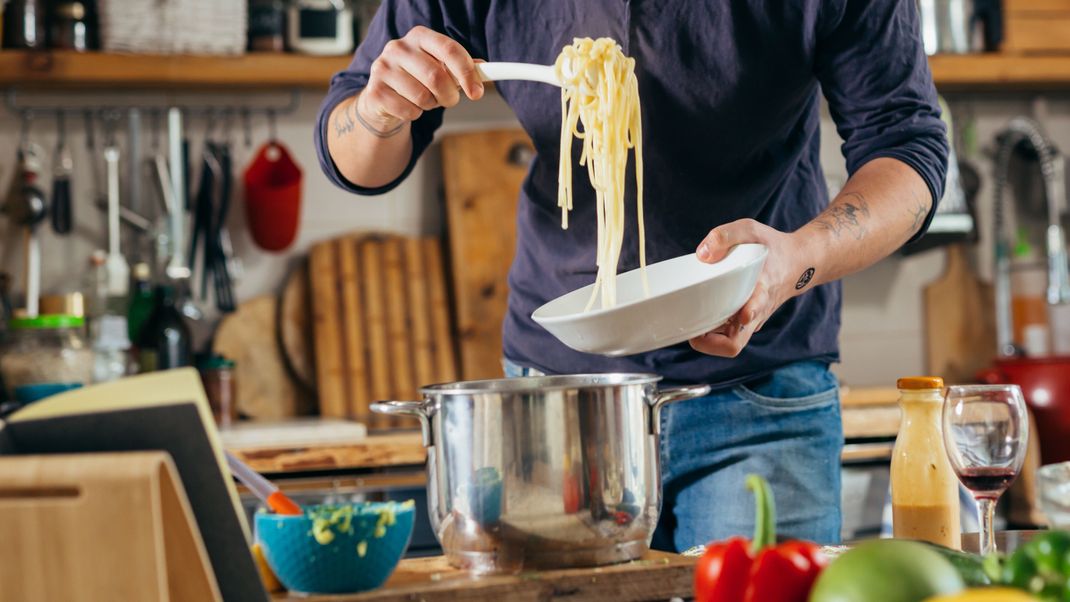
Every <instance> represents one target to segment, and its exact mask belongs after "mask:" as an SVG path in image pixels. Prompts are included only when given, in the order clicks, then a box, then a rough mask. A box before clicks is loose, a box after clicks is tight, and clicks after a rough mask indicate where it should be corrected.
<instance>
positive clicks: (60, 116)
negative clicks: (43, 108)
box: [56, 109, 67, 146]
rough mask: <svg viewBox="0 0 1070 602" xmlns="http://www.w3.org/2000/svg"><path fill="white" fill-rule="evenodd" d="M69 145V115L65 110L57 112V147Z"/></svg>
mask: <svg viewBox="0 0 1070 602" xmlns="http://www.w3.org/2000/svg"><path fill="white" fill-rule="evenodd" d="M66 144H67V115H66V113H64V112H63V109H59V110H57V111H56V146H65V145H66Z"/></svg>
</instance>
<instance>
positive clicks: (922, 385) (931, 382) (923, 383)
mask: <svg viewBox="0 0 1070 602" xmlns="http://www.w3.org/2000/svg"><path fill="white" fill-rule="evenodd" d="M895 386H896V388H898V389H900V390H906V391H921V390H924V389H943V388H944V379H942V378H940V377H939V376H904V377H903V378H900V379H899V380H897V381H895Z"/></svg>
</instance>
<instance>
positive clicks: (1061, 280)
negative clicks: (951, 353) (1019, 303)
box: [993, 117, 1070, 357]
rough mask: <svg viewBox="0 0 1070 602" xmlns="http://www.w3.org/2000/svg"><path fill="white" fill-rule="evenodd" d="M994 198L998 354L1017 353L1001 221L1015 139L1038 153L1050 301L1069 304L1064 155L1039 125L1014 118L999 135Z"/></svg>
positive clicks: (1008, 261)
mask: <svg viewBox="0 0 1070 602" xmlns="http://www.w3.org/2000/svg"><path fill="white" fill-rule="evenodd" d="M997 139H998V140H999V147H998V149H997V151H996V166H995V167H996V169H995V185H994V187H993V192H994V196H995V204H994V212H993V213H994V218H995V232H994V235H995V236H994V238H995V259H996V264H995V267H996V270H995V293H996V299H995V301H996V343H997V346H998V349H997V354H998V355H999V357H1010V356H1015V355H1019V349H1018V348H1017V347H1016V346H1015V344H1014V324H1013V320H1014V318H1013V315H1012V312H1011V249H1012V247H1013V243H1012V242H1011V237H1010V236H1009V235H1008V233H1007V228H1006V225H1005V224H1004V221H1005V219H1004V217H1005V213H1004V211H1005V209H1006V206H1005V204H1004V190H1005V189H1006V188H1007V180H1008V177H1009V174H1010V160H1011V153H1012V152H1013V151H1014V148H1015V147H1016V146H1017V145H1018V144H1019V143H1022V142H1024V143H1026V144H1028V145H1029V146H1030V147H1032V149H1033V150H1034V151H1035V152H1036V153H1037V157H1038V160H1039V162H1040V173H1041V176H1042V177H1043V179H1044V193H1045V197H1046V200H1047V204H1048V228H1047V234H1046V246H1047V255H1048V287H1047V295H1046V296H1047V301H1048V305H1060V304H1065V303H1070V270H1068V266H1067V252H1066V233H1065V232H1064V231H1063V227H1062V222H1061V218H1062V214H1063V212H1064V211H1065V207H1064V204H1065V203H1066V170H1065V162H1064V160H1063V156H1062V154H1060V153H1059V151H1058V150H1057V149H1056V148H1055V146H1054V145H1053V144H1052V143H1051V142H1050V141H1049V140H1048V138H1047V137H1046V136H1045V135H1044V133H1043V131H1042V130H1041V128H1040V125H1039V124H1038V123H1037V122H1035V121H1033V120H1032V119H1028V118H1026V117H1015V118H1014V119H1012V120H1011V122H1010V123H1009V124H1007V127H1006V128H1004V130H1003V131H1002V132H1000V134H999V135H998V136H997Z"/></svg>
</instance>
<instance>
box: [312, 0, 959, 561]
mask: <svg viewBox="0 0 1070 602" xmlns="http://www.w3.org/2000/svg"><path fill="white" fill-rule="evenodd" d="M918 29H919V28H918V17H917V14H916V9H915V3H914V2H907V1H904V0H792V1H785V2H739V1H736V0H706V1H701V2H698V1H695V0H658V1H656V2H655V1H652V0H584V1H583V2H578V1H575V0H543V1H541V2H527V1H517V0H513V1H508V0H484V1H478V0H409V1H403V0H386V1H384V2H383V4H382V7H381V8H380V9H379V11H378V13H377V15H376V17H375V19H374V21H372V23H371V26H370V28H369V32H368V37H367V39H366V40H365V41H364V42H363V43H362V44H361V46H360V48H359V49H358V50H357V53H356V56H355V57H354V59H353V62H352V64H351V65H350V67H349V69H347V70H346V71H343V72H341V73H339V74H338V75H336V76H335V77H334V79H333V80H332V82H331V88H330V91H329V93H328V95H327V98H326V100H325V102H324V104H323V108H322V110H321V113H320V117H319V124H318V127H317V130H316V142H317V145H318V147H319V153H320V160H321V165H322V167H323V169H324V171H325V172H326V173H327V175H328V176H329V177H330V178H331V179H332V180H333V181H334V182H335V183H337V184H338V185H339V186H341V187H343V188H345V189H346V190H350V191H352V192H354V193H357V194H378V193H382V192H386V191H388V190H390V189H392V188H394V187H395V186H397V185H398V183H399V182H401V181H402V180H403V179H404V178H405V177H406V176H407V175H408V174H409V172H410V171H411V170H412V168H413V165H414V164H415V163H416V161H417V160H418V159H419V157H420V155H421V154H422V153H423V151H424V150H425V149H426V148H427V146H428V145H429V144H430V142H431V140H432V137H433V135H434V132H435V130H436V128H437V127H438V126H439V125H440V124H441V123H442V114H443V109H444V108H448V107H452V106H454V105H456V104H457V103H458V102H459V101H460V99H461V97H462V96H464V97H467V98H469V99H472V100H479V99H480V98H481V97H482V96H483V94H484V93H485V89H484V85H483V84H482V83H480V81H479V78H478V76H477V73H476V69H475V61H476V60H488V61H517V62H527V63H539V64H552V63H553V62H554V60H555V59H556V57H557V55H558V53H559V52H560V51H561V48H562V47H564V46H565V45H567V44H570V43H571V42H572V39H573V38H574V37H591V38H598V37H603V36H606V37H611V38H613V39H615V40H616V41H617V42H618V43H619V44H620V45H621V47H622V48H623V51H624V53H625V54H626V55H628V56H630V57H633V58H634V59H635V61H636V75H637V77H638V80H639V93H640V97H641V102H642V113H643V114H642V118H643V131H644V138H645V139H644V146H645V149H644V155H645V156H644V159H645V163H646V165H645V171H644V177H645V190H646V199H647V200H646V210H645V211H646V212H645V219H646V236H647V254H648V259H649V261H650V262H651V263H653V262H656V261H661V260H665V259H668V258H671V257H676V256H679V255H684V254H687V253H691V252H696V250H697V253H698V257H699V258H700V259H701V260H702V261H706V262H715V261H718V260H719V259H721V258H722V257H724V255H725V254H726V253H727V252H728V250H729V249H730V248H731V247H732V246H733V245H737V244H740V243H762V244H764V245H766V246H767V247H768V248H769V256H768V259H767V261H766V263H765V267H764V269H763V272H762V274H761V277H760V279H759V282H758V285H757V287H756V289H755V291H754V293H753V295H752V296H751V298H750V300H749V301H748V302H747V303H746V305H745V306H744V307H743V309H741V310H740V311H739V313H738V314H737V315H736V316H735V317H734V318H733V319H732V320H730V321H729V323H728V324H726V325H725V326H723V327H721V328H718V329H717V330H715V331H713V332H710V333H708V334H706V335H704V336H701V337H697V338H695V339H693V340H691V341H690V344H689V345H688V344H681V345H676V346H673V347H669V348H666V349H660V350H657V351H653V352H649V353H644V354H639V355H633V356H628V357H621V358H606V357H601V356H594V355H587V354H583V353H580V352H576V351H573V350H571V349H569V348H567V347H565V346H564V345H563V344H561V343H560V342H558V341H557V340H556V339H555V338H554V337H553V336H551V335H550V334H549V333H548V332H546V331H545V330H543V329H542V328H540V327H539V326H537V325H536V324H535V323H534V322H533V321H532V320H531V317H530V316H531V313H532V311H534V310H535V309H536V308H537V307H539V306H540V305H542V304H543V303H545V302H547V301H549V300H551V299H554V298H556V297H557V296H559V295H561V294H564V293H566V292H569V291H572V290H574V289H577V288H580V287H582V286H585V285H588V284H590V283H591V282H592V281H593V280H594V273H595V269H596V268H595V240H596V235H595V231H596V223H595V199H594V193H593V191H592V189H591V186H590V183H589V181H588V180H587V178H586V176H585V174H584V173H583V172H582V170H580V169H577V170H576V171H577V177H576V178H575V183H574V186H575V202H574V207H575V208H574V209H573V212H572V215H571V217H570V219H569V221H570V227H569V229H568V230H562V229H561V223H560V216H561V214H560V210H559V208H558V207H557V168H558V159H559V153H560V148H559V134H560V127H561V101H560V90H559V89H558V88H556V87H554V86H549V85H545V84H539V83H531V82H517V81H508V82H500V83H499V84H498V85H497V90H498V92H499V93H500V94H501V96H502V97H503V98H504V99H505V101H506V102H507V103H508V104H509V105H510V106H511V107H512V109H513V110H514V112H515V113H516V115H517V117H518V119H519V120H520V123H521V125H522V126H523V127H524V129H525V130H526V131H527V133H528V134H529V135H530V136H531V139H532V141H533V142H534V145H535V150H536V157H535V159H534V160H533V162H532V164H531V167H530V171H529V173H528V176H527V178H526V179H525V181H524V185H523V188H522V190H521V193H520V199H519V201H518V202H519V205H518V212H517V213H518V215H517V247H516V255H515V258H514V260H513V265H512V268H511V270H510V274H509V289H510V290H509V311H508V314H507V317H506V320H505V325H504V333H503V336H504V350H505V366H506V374H507V375H510V376H516V375H523V374H535V373H583V372H611V371H612V372H654V373H657V374H660V375H662V376H664V377H665V379H666V381H668V382H670V383H709V384H711V385H713V386H714V392H713V393H712V394H711V395H709V396H708V397H704V398H700V399H695V400H691V401H686V402H679V403H676V404H672V405H670V406H667V411H666V412H664V413H663V415H662V420H663V424H662V426H663V430H662V438H661V446H662V448H661V456H662V467H663V475H662V485H663V497H664V500H665V502H664V506H663V510H662V517H661V522H660V524H659V526H658V530H657V533H656V534H655V539H654V546H655V547H660V548H662V549H675V550H683V549H686V548H688V547H691V546H694V545H698V544H704V543H707V542H709V541H711V540H715V539H721V538H724V537H726V536H730V535H735V534H746V533H749V532H751V530H752V527H753V520H754V518H753V506H752V505H751V503H750V501H749V499H748V497H747V495H746V492H745V490H744V488H743V482H744V477H745V475H746V474H748V473H752V472H753V473H758V474H761V475H763V476H764V477H766V478H767V479H768V480H769V482H770V483H771V484H772V487H773V490H774V495H775V497H776V500H777V509H778V512H777V530H778V532H779V533H782V534H784V535H787V536H791V537H797V538H805V539H810V540H814V541H818V542H822V543H833V542H836V541H838V540H839V533H840V461H839V456H840V450H841V447H842V445H843V433H842V428H841V422H840V409H839V399H838V388H837V382H836V379H835V377H834V376H833V375H832V373H831V372H830V371H829V364H830V363H831V362H834V361H837V359H838V346H837V334H838V330H839V325H840V303H841V299H840V295H841V293H840V284H839V282H838V280H839V279H840V278H842V277H843V276H846V275H847V274H850V273H853V272H856V271H858V270H861V269H863V268H866V267H867V266H869V265H871V264H873V263H874V262H876V261H878V260H880V259H882V258H884V257H886V256H887V255H889V254H890V253H892V252H894V251H895V250H896V249H898V248H899V247H900V246H902V245H903V244H904V243H906V242H908V241H909V240H911V239H912V238H914V237H917V236H919V235H920V234H921V233H922V232H923V231H924V229H925V228H926V227H927V224H928V222H929V220H930V219H931V216H932V213H933V211H934V210H935V206H936V201H937V200H938V199H939V198H940V196H941V194H942V191H943V181H944V173H945V170H946V166H947V154H948V146H947V139H946V132H945V128H944V126H943V124H942V122H941V121H940V111H939V108H938V105H937V100H936V93H935V90H934V87H933V83H932V76H931V74H930V73H929V68H928V64H927V62H926V57H925V53H924V51H923V49H922V44H921V40H920V38H919V35H918ZM820 93H823V94H824V96H825V98H826V99H827V101H828V106H829V109H830V112H831V114H832V117H833V119H834V120H835V122H836V125H837V128H838V131H839V133H840V135H841V137H842V138H843V139H844V141H845V142H844V145H843V154H844V156H845V157H846V159H847V168H848V171H849V173H850V174H851V177H850V179H849V180H848V181H847V183H846V185H845V186H844V188H843V190H842V191H840V192H839V194H838V195H837V196H836V197H835V198H834V199H832V201H831V202H830V201H829V198H828V192H827V190H826V187H825V182H824V178H823V174H822V170H821V165H820V163H819V147H820V143H819V120H820V116H819V111H820V108H819V94H820ZM576 146H577V148H578V145H576ZM575 159H576V157H574V160H575ZM625 206H626V207H627V210H628V214H627V217H626V230H627V235H626V237H625V240H624V245H623V250H622V254H621V261H620V266H619V270H620V271H625V270H629V269H633V268H635V267H637V265H638V257H637V255H638V250H637V241H636V233H635V231H636V216H635V190H634V182H633V181H631V180H630V178H629V190H628V191H627V195H626V198H625Z"/></svg>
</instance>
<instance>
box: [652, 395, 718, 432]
mask: <svg viewBox="0 0 1070 602" xmlns="http://www.w3.org/2000/svg"><path fill="white" fill-rule="evenodd" d="M709 393H710V386H709V385H685V386H683V387H670V388H668V389H662V390H660V391H658V392H657V394H655V395H654V400H653V401H651V402H650V410H651V411H650V429H651V432H652V433H653V434H655V435H660V434H661V409H662V408H663V407H665V404H668V403H672V402H674V401H684V400H685V399H694V398H696V397H702V396H703V395H709Z"/></svg>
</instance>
